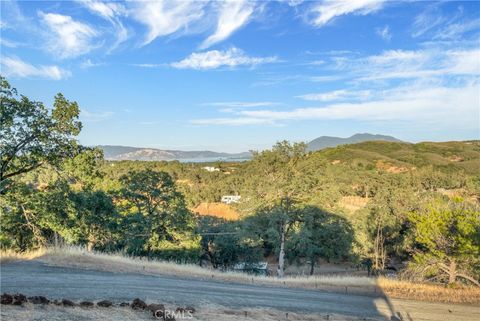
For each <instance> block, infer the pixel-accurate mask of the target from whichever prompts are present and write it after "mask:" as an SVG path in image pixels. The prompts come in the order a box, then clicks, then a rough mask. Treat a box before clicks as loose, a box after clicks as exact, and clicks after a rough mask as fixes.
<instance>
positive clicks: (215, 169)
mask: <svg viewBox="0 0 480 321" xmlns="http://www.w3.org/2000/svg"><path fill="white" fill-rule="evenodd" d="M202 168H203V169H204V170H206V171H207V172H220V168H217V167H213V166H205V167H202Z"/></svg>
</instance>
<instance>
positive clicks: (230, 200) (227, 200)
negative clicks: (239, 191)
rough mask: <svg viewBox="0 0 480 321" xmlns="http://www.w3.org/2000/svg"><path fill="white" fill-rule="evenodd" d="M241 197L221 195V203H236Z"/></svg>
mask: <svg viewBox="0 0 480 321" xmlns="http://www.w3.org/2000/svg"><path fill="white" fill-rule="evenodd" d="M241 198H242V197H241V196H240V195H223V196H222V203H225V204H231V203H238V202H239V201H240V199H241Z"/></svg>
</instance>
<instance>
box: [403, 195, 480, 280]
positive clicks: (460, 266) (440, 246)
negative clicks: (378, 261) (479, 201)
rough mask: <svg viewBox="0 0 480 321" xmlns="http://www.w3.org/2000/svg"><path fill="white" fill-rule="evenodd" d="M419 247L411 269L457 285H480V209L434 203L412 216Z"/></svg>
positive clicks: (456, 204) (472, 206) (413, 213)
mask: <svg viewBox="0 0 480 321" xmlns="http://www.w3.org/2000/svg"><path fill="white" fill-rule="evenodd" d="M409 220H410V222H411V223H412V224H413V230H414V235H415V241H416V242H417V244H416V245H417V246H416V249H415V252H414V263H413V264H411V268H412V269H414V270H416V271H417V272H420V274H421V275H423V276H426V277H429V278H433V279H437V280H440V281H445V282H446V283H448V284H454V283H456V282H457V280H460V279H462V280H464V281H467V282H471V283H474V284H476V285H478V286H480V283H479V282H478V277H480V259H479V258H480V209H479V207H478V205H471V204H468V203H466V202H459V201H457V202H449V203H448V204H441V203H440V204H438V203H437V204H434V205H432V206H430V208H428V209H425V210H422V211H415V212H412V213H411V214H410V215H409Z"/></svg>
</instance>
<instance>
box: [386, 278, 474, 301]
mask: <svg viewBox="0 0 480 321" xmlns="http://www.w3.org/2000/svg"><path fill="white" fill-rule="evenodd" d="M377 284H378V286H379V288H380V289H382V291H383V292H384V293H385V294H386V295H387V296H389V297H394V298H402V299H415V300H422V301H430V302H448V303H480V288H478V287H462V288H447V287H444V286H440V285H435V284H422V283H412V282H407V281H401V280H390V279H386V278H379V279H378V280H377Z"/></svg>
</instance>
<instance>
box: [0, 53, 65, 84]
mask: <svg viewBox="0 0 480 321" xmlns="http://www.w3.org/2000/svg"><path fill="white" fill-rule="evenodd" d="M1 66H2V68H1V69H2V73H3V74H5V76H8V77H18V78H45V79H52V80H61V79H64V78H67V77H69V76H70V75H71V73H70V72H69V71H67V70H64V69H62V68H60V67H58V66H55V65H40V66H34V65H31V64H29V63H27V62H25V61H23V60H21V59H20V58H17V57H8V56H4V57H2V60H1Z"/></svg>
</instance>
